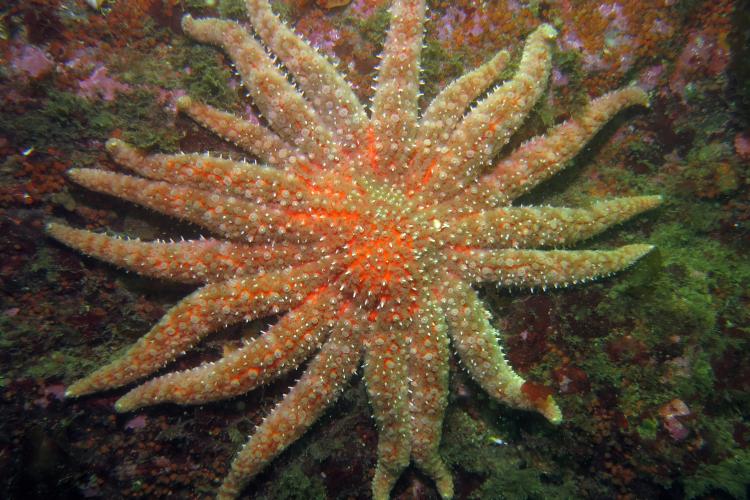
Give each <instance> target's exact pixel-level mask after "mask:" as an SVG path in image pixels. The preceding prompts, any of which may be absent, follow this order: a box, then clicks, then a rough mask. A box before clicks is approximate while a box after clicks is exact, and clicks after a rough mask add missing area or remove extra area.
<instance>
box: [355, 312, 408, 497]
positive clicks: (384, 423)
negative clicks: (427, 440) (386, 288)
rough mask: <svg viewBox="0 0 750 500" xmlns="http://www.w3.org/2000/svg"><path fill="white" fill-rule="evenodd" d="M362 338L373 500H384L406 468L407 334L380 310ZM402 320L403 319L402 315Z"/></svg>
mask: <svg viewBox="0 0 750 500" xmlns="http://www.w3.org/2000/svg"><path fill="white" fill-rule="evenodd" d="M377 316H378V317H377V318H376V319H375V321H373V322H371V323H370V326H372V330H371V331H368V332H367V333H366V335H365V341H364V346H365V359H364V380H365V382H366V383H367V393H368V395H369V399H370V405H371V406H372V412H373V415H374V417H375V422H376V423H377V426H378V465H377V467H376V468H375V477H374V478H373V480H372V496H373V498H374V499H375V500H387V499H388V497H389V494H390V491H391V488H393V485H394V484H395V482H396V480H397V479H398V477H399V476H400V475H401V472H402V471H403V470H404V468H406V466H407V465H409V456H410V454H411V429H410V415H409V393H408V391H409V382H408V376H409V372H408V356H409V354H408V352H407V350H408V346H407V340H406V338H407V336H408V335H409V331H408V330H407V329H406V328H405V327H404V325H402V324H399V323H398V321H395V320H393V319H392V317H391V316H392V315H391V311H387V310H381V312H380V314H378V315H377ZM401 316H402V317H404V318H405V317H407V316H406V314H405V311H404V313H403V314H402V315H401Z"/></svg>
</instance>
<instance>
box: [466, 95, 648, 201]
mask: <svg viewBox="0 0 750 500" xmlns="http://www.w3.org/2000/svg"><path fill="white" fill-rule="evenodd" d="M635 105H640V106H647V105H648V96H647V95H646V93H645V92H644V91H643V90H641V89H640V88H638V87H635V86H632V87H626V88H623V89H620V90H616V91H614V92H610V93H608V94H605V95H603V96H601V97H599V98H597V99H594V100H593V101H591V102H590V103H589V104H588V106H587V107H586V108H585V109H584V110H583V111H582V112H581V113H580V115H579V116H578V117H575V118H571V119H569V120H566V121H564V122H563V123H561V124H559V125H557V126H555V127H554V128H552V129H551V130H549V131H548V132H547V133H546V134H544V135H540V136H538V137H535V138H533V139H531V140H529V141H528V142H526V143H525V144H523V145H522V146H521V147H519V148H518V149H516V150H515V151H513V153H511V154H510V156H508V157H507V158H504V159H503V160H501V161H499V162H498V163H497V165H496V166H495V167H494V169H493V170H492V171H491V172H490V173H488V174H487V175H485V176H483V177H481V178H480V179H479V180H478V182H477V183H476V186H473V187H471V188H469V189H467V190H466V192H465V193H464V194H466V195H467V196H468V201H469V202H471V203H473V204H475V206H477V207H478V208H481V207H490V206H498V205H501V204H506V203H508V202H509V201H510V200H513V199H515V198H517V197H518V196H520V195H522V194H523V193H525V192H527V191H529V190H530V189H531V188H533V187H534V186H536V185H538V184H539V183H540V182H542V181H544V180H546V179H549V178H550V177H552V176H553V175H554V174H556V173H557V172H559V171H560V170H562V169H563V168H564V167H565V166H566V165H567V162H568V161H570V160H571V159H572V158H573V157H574V156H575V155H576V154H578V152H579V151H581V149H583V147H584V146H585V145H586V144H587V143H588V142H589V140H591V138H592V137H593V136H594V135H595V134H596V133H597V132H598V131H599V130H600V129H601V128H602V127H603V126H604V125H605V124H606V123H607V122H609V121H610V120H611V119H612V117H613V116H614V115H616V114H617V113H618V112H620V111H622V110H623V109H624V108H627V107H629V106H635ZM456 198H457V200H459V199H460V200H461V203H464V204H465V203H467V199H466V198H464V197H463V196H458V197H456Z"/></svg>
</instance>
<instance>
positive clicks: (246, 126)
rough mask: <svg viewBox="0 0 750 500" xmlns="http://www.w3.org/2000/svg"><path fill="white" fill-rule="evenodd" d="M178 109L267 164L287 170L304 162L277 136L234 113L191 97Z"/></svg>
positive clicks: (180, 102)
mask: <svg viewBox="0 0 750 500" xmlns="http://www.w3.org/2000/svg"><path fill="white" fill-rule="evenodd" d="M177 109H179V110H180V111H181V112H183V113H185V114H186V115H188V116H189V117H190V118H192V119H193V120H195V121H196V122H198V123H199V124H200V125H202V126H203V127H205V128H207V129H209V130H210V131H211V132H213V133H215V134H217V135H220V136H221V137H222V138H224V139H225V140H227V141H229V142H231V143H233V144H235V145H237V146H238V147H240V148H242V149H243V150H245V151H247V152H248V153H252V154H254V155H255V156H257V157H258V159H260V161H262V162H264V163H268V164H269V165H273V166H275V167H283V166H286V165H290V164H292V165H293V164H294V163H296V162H297V161H301V159H300V158H298V156H299V155H300V151H299V150H298V149H297V148H296V147H293V146H291V145H290V144H289V143H287V142H286V141H285V140H283V139H282V138H281V137H279V136H278V135H277V134H276V133H274V132H273V131H271V130H270V129H268V128H267V127H264V126H263V125H260V124H259V123H254V122H251V121H248V120H244V119H242V118H240V117H238V116H235V115H233V114H232V113H227V112H226V111H221V110H219V109H216V108H214V107H213V106H209V105H208V104H203V103H199V102H196V101H194V100H193V99H191V98H190V97H188V96H182V97H180V98H179V99H177Z"/></svg>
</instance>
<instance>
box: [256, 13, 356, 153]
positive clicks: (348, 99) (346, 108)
mask: <svg viewBox="0 0 750 500" xmlns="http://www.w3.org/2000/svg"><path fill="white" fill-rule="evenodd" d="M246 5H247V13H248V17H249V18H250V22H251V24H252V26H253V29H254V30H255V32H256V33H257V34H258V35H259V36H260V38H261V39H262V40H263V41H264V42H265V44H266V46H267V47H268V48H269V49H270V50H271V52H273V53H274V54H276V55H277V56H279V58H280V59H281V60H282V61H283V62H284V67H285V68H286V69H287V70H288V71H289V72H290V73H291V74H292V75H293V76H294V80H295V81H296V82H297V84H298V85H299V87H300V88H301V89H302V90H303V91H304V92H305V96H306V97H307V99H308V101H309V102H310V104H311V106H312V107H313V109H315V111H316V112H317V113H318V116H320V118H321V119H322V120H323V121H324V122H325V123H326V124H327V125H328V127H329V128H330V129H331V130H332V131H334V132H335V136H336V137H338V138H339V139H338V140H343V142H344V145H348V146H353V145H354V143H355V142H357V141H361V140H362V139H363V134H364V126H365V124H366V123H367V114H365V109H364V107H363V106H362V104H361V103H360V102H359V99H357V96H356V95H355V94H354V92H353V91H352V89H351V87H350V86H349V84H348V83H346V81H345V80H344V78H343V77H342V76H341V75H340V74H339V72H338V71H336V68H335V67H334V66H333V65H332V64H331V63H330V62H328V61H327V60H326V58H325V57H323V56H322V55H320V54H319V53H318V52H317V51H316V50H315V49H313V48H312V47H310V45H308V44H307V42H306V41H305V40H303V39H302V38H300V37H299V36H297V35H296V34H295V33H294V32H293V31H292V30H291V29H289V28H288V27H287V26H286V25H285V24H284V23H283V22H282V21H281V20H280V19H279V17H278V16H277V15H275V14H274V13H273V11H272V10H271V5H270V3H269V2H268V0H248V1H247V2H246Z"/></svg>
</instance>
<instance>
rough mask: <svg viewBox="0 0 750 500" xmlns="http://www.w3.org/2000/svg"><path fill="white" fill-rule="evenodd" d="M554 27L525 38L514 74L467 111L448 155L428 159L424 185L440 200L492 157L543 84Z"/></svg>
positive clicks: (472, 175) (539, 93) (541, 90)
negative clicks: (519, 60)
mask: <svg viewBox="0 0 750 500" xmlns="http://www.w3.org/2000/svg"><path fill="white" fill-rule="evenodd" d="M556 34H557V32H556V31H555V29H554V28H553V27H552V26H550V25H548V24H543V25H542V26H540V27H539V28H537V29H536V30H535V31H534V32H533V33H532V34H531V35H529V37H528V39H527V40H526V45H525V46H524V51H523V55H522V56H521V62H520V63H519V66H518V71H517V73H516V74H515V76H514V77H513V78H512V79H511V80H510V81H508V82H506V83H505V84H503V85H502V86H500V87H498V88H497V89H495V90H494V91H492V92H490V94H489V95H488V96H487V97H485V98H484V99H483V100H482V101H480V102H479V103H478V104H477V106H476V107H475V108H474V109H473V110H471V112H469V114H467V115H466V116H465V117H464V118H463V120H461V123H459V125H458V127H456V130H455V131H453V133H452V134H451V137H450V139H449V140H448V141H447V143H446V148H445V151H446V154H445V155H435V156H434V158H433V159H432V161H428V162H427V166H426V167H425V168H426V172H425V181H426V182H425V183H424V185H423V190H424V191H426V192H429V193H430V194H431V196H434V197H435V199H436V201H440V200H444V199H446V198H449V197H451V196H452V195H454V194H455V193H457V192H459V191H461V190H462V188H464V187H466V185H467V183H468V182H469V181H472V180H473V179H474V178H475V176H476V175H477V169H479V168H481V167H482V166H483V165H484V164H486V163H487V162H489V161H490V159H491V158H492V157H493V156H494V155H495V153H496V152H497V151H498V149H499V148H500V147H502V146H503V145H504V144H506V143H507V142H508V140H509V139H510V136H511V134H512V133H513V132H514V131H515V130H516V129H517V128H518V127H519V126H520V125H521V123H523V120H524V119H525V117H526V115H527V114H528V113H529V111H530V110H531V108H532V107H533V106H534V104H536V102H537V101H538V100H539V98H540V97H541V95H542V93H543V92H544V89H545V88H546V86H547V79H548V77H549V72H550V68H551V65H552V54H551V44H550V40H552V39H553V38H554V37H555V36H556Z"/></svg>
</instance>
